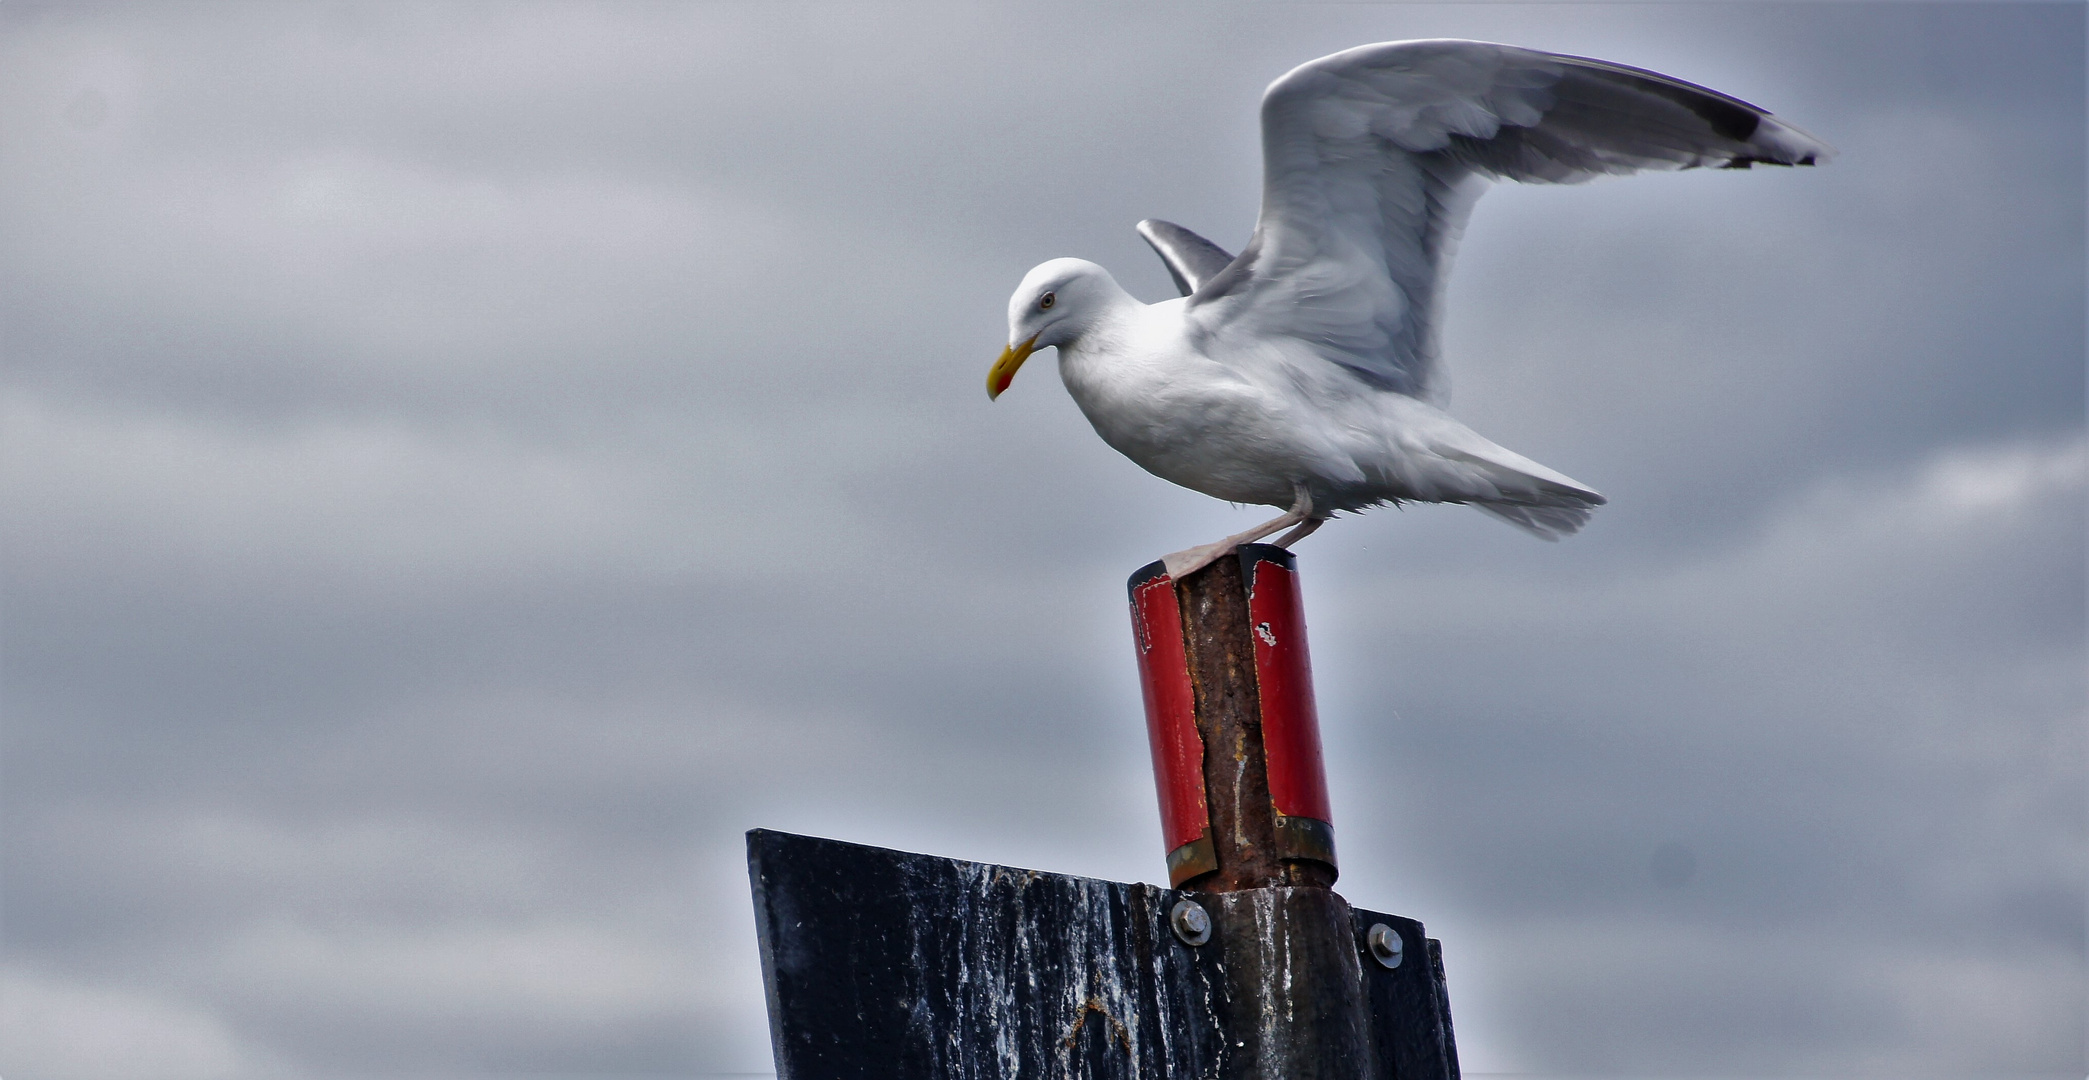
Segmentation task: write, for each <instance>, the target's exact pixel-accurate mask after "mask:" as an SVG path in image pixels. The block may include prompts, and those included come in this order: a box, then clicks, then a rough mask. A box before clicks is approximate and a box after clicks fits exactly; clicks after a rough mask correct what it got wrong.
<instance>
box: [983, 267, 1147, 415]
mask: <svg viewBox="0 0 2089 1080" xmlns="http://www.w3.org/2000/svg"><path fill="white" fill-rule="evenodd" d="M1120 298H1122V299H1129V297H1127V296H1126V294H1125V292H1124V290H1123V289H1122V288H1121V287H1119V286H1118V284H1117V279H1116V278H1113V277H1111V276H1110V272H1109V271H1108V270H1105V269H1103V268H1102V267H1100V266H1097V265H1095V264H1094V263H1092V262H1089V261H1088V260H1086V259H1053V260H1052V261H1051V262H1048V263H1041V264H1039V265H1038V266H1037V267H1036V268H1034V269H1032V270H1031V271H1030V272H1029V273H1027V274H1024V275H1023V283H1022V284H1021V285H1018V286H1016V288H1015V295H1014V296H1011V297H1009V298H1008V348H1006V349H1003V350H1001V358H1000V359H999V360H996V361H994V367H993V370H991V371H989V372H987V376H986V396H987V397H988V398H997V397H1000V396H1001V391H1003V390H1006V389H1008V384H1009V383H1011V382H1014V381H1015V373H1016V369H1017V368H1019V367H1022V366H1023V361H1025V360H1028V359H1030V354H1031V353H1033V352H1036V351H1037V350H1039V349H1042V348H1046V347H1048V346H1057V345H1065V344H1068V343H1069V342H1072V341H1073V340H1075V339H1076V338H1079V337H1080V336H1081V334H1082V333H1083V332H1084V331H1086V330H1087V329H1088V328H1089V327H1091V326H1093V325H1094V324H1095V321H1096V319H1097V317H1099V316H1100V315H1101V314H1102V313H1103V312H1104V311H1106V310H1108V309H1109V307H1110V305H1111V303H1112V302H1113V301H1116V300H1119V299H1120Z"/></svg>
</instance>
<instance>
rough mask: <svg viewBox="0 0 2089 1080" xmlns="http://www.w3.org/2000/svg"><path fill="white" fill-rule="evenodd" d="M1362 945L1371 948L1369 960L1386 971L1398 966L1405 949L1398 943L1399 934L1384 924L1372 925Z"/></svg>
mask: <svg viewBox="0 0 2089 1080" xmlns="http://www.w3.org/2000/svg"><path fill="white" fill-rule="evenodd" d="M1364 943H1365V944H1366V945H1369V946H1370V947H1371V959H1373V960H1376V961H1378V966H1379V967H1382V968H1385V969H1386V970H1388V971H1390V970H1392V969H1393V968H1396V967H1399V966H1400V956H1401V954H1402V953H1404V952H1405V951H1406V948H1407V947H1406V946H1405V945H1404V944H1402V943H1401V941H1400V932H1399V931H1398V930H1395V929H1393V928H1392V927H1390V926H1387V925H1386V924H1384V923H1372V924H1371V929H1370V932H1368V933H1366V934H1365V935H1364Z"/></svg>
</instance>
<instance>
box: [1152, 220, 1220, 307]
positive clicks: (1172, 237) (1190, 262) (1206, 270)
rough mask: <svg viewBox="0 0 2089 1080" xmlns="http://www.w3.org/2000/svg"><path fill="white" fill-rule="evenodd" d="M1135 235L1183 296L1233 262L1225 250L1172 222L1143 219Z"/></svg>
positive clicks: (1192, 291) (1194, 290)
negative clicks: (1150, 250) (1146, 246)
mask: <svg viewBox="0 0 2089 1080" xmlns="http://www.w3.org/2000/svg"><path fill="white" fill-rule="evenodd" d="M1139 235H1140V236H1141V237H1144V238H1145V240H1146V243H1147V244H1149V245H1151V246H1152V248H1153V251H1154V254H1156V255H1159V256H1160V257H1161V261H1162V262H1164V263H1166V264H1168V276H1169V277H1171V278H1174V279H1175V288H1176V289H1178V290H1180V291H1181V293H1182V295H1184V296H1188V295H1190V294H1191V293H1194V292H1196V291H1197V290H1198V289H1199V288H1200V287H1202V286H1203V284H1204V283H1205V282H1207V281H1210V280H1211V279H1212V278H1214V277H1217V276H1218V273H1219V271H1221V270H1224V269H1225V268H1226V264H1228V263H1230V262H1232V261H1233V256H1232V254H1231V253H1229V252H1227V250H1226V249H1225V248H1222V247H1220V246H1218V245H1217V244H1214V243H1212V242H1211V241H1209V240H1206V239H1204V238H1203V237H1201V236H1198V235H1197V234H1196V233H1193V232H1191V231H1189V230H1188V229H1185V228H1183V227H1182V226H1180V225H1177V224H1175V223H1174V222H1172V221H1162V220H1160V219H1159V218H1147V219H1146V220H1144V221H1142V222H1140V223H1139Z"/></svg>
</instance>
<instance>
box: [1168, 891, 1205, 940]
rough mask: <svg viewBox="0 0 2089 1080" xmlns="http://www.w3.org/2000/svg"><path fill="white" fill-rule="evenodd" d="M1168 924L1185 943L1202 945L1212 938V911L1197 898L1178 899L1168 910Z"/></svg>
mask: <svg viewBox="0 0 2089 1080" xmlns="http://www.w3.org/2000/svg"><path fill="white" fill-rule="evenodd" d="M1168 925H1169V926H1170V927H1173V928H1174V930H1175V936H1176V937H1179V938H1181V939H1182V943H1183V944H1184V945H1202V944H1204V943H1205V942H1207V941H1210V940H1211V913H1210V912H1208V911H1205V910H1204V905H1203V904H1200V903H1198V902H1196V901H1195V900H1178V901H1176V902H1175V908H1174V910H1172V911H1170V912H1168Z"/></svg>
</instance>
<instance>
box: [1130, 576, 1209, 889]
mask: <svg viewBox="0 0 2089 1080" xmlns="http://www.w3.org/2000/svg"><path fill="white" fill-rule="evenodd" d="M1159 566H1160V564H1159V563H1155V564H1153V566H1151V567H1148V568H1147V569H1145V570H1141V571H1140V572H1139V573H1138V574H1135V575H1133V577H1132V580H1131V608H1132V636H1133V639H1134V641H1135V642H1136V644H1137V646H1138V654H1139V688H1140V690H1141V691H1142V692H1143V696H1144V697H1145V699H1146V737H1147V741H1148V742H1149V744H1150V745H1151V746H1152V749H1153V783H1154V788H1155V789H1156V790H1157V791H1158V793H1159V795H1160V803H1161V833H1162V836H1163V837H1164V838H1165V839H1166V841H1167V845H1168V851H1170V852H1171V853H1172V852H1174V851H1176V850H1178V849H1180V848H1181V847H1183V846H1184V845H1186V844H1190V843H1193V842H1195V841H1197V840H1199V839H1201V838H1202V837H1203V836H1204V834H1205V830H1206V829H1207V828H1208V827H1209V826H1210V824H1211V821H1210V816H1209V813H1208V811H1207V809H1206V806H1205V800H1204V740H1203V739H1202V738H1200V737H1199V736H1198V735H1197V714H1196V692H1195V690H1194V689H1192V687H1191V685H1190V669H1189V660H1188V658H1187V657H1186V656H1185V655H1184V652H1183V644H1182V612H1181V609H1180V608H1178V607H1177V606H1176V601H1175V583H1174V581H1173V580H1171V579H1170V578H1169V577H1168V576H1167V575H1166V574H1165V573H1161V574H1153V573H1151V571H1153V570H1156V569H1157V568H1159Z"/></svg>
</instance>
